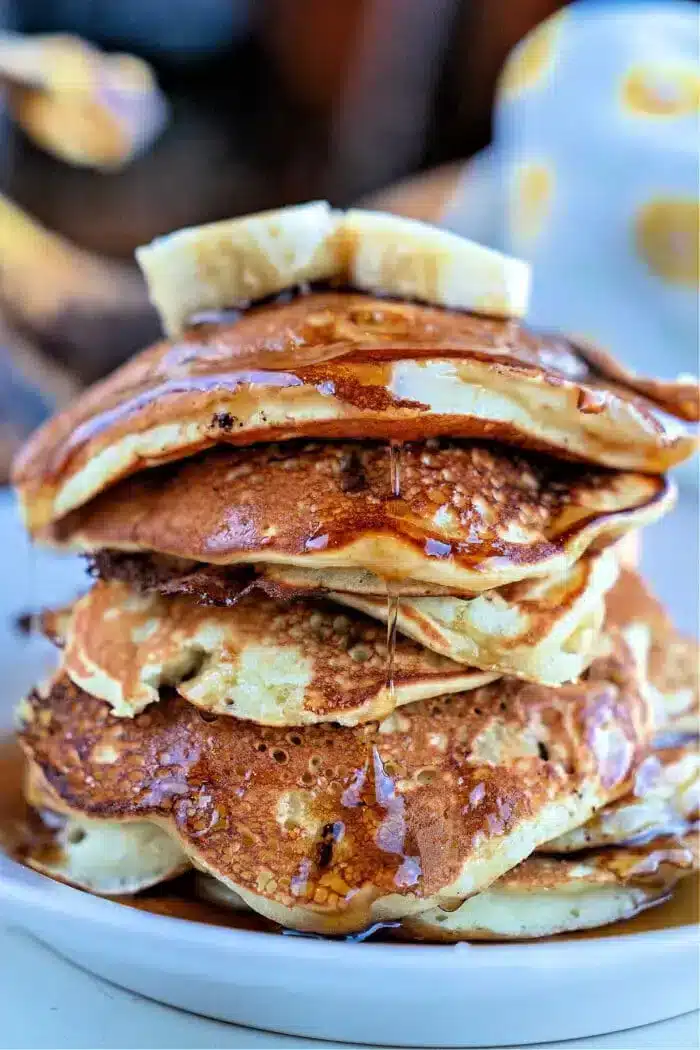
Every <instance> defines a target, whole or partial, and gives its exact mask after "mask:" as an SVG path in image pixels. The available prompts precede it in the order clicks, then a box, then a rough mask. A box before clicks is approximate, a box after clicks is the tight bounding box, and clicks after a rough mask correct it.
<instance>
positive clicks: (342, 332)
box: [14, 292, 697, 531]
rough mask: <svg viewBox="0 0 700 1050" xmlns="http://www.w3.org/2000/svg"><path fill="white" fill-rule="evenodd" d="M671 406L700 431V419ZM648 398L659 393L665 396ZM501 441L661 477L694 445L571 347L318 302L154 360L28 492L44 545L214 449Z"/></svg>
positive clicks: (488, 324)
mask: <svg viewBox="0 0 700 1050" xmlns="http://www.w3.org/2000/svg"><path fill="white" fill-rule="evenodd" d="M686 389H687V384H685V385H683V392H682V397H680V399H677V398H674V397H672V396H671V392H670V391H669V390H668V389H665V390H664V391H663V397H662V400H663V403H664V405H666V406H667V407H672V408H673V409H674V410H676V411H679V412H680V413H681V414H685V415H690V416H691V418H694V419H696V418H697V411H696V409H697V406H696V405H693V404H686V397H685V393H684V392H685V391H686ZM649 392H650V393H651V394H652V395H655V393H656V391H655V388H653V387H650V388H649ZM439 435H450V436H456V437H462V438H487V439H489V440H498V441H502V442H507V443H510V444H514V445H517V446H519V447H526V448H532V449H539V450H541V451H547V452H552V453H555V454H556V455H558V456H564V457H566V458H578V459H584V460H587V461H589V462H593V463H598V464H602V465H605V466H609V467H616V468H620V469H625V470H642V471H651V472H657V473H660V472H662V471H664V470H666V469H667V468H669V467H670V466H672V465H674V464H675V463H678V462H680V461H681V460H683V459H685V458H686V457H688V456H689V455H691V454H692V452H693V451H694V448H695V442H694V439H693V438H691V437H690V436H689V435H688V434H687V433H685V431H684V430H683V428H682V427H681V426H680V425H677V424H676V423H675V422H673V421H672V420H671V419H670V418H669V417H667V416H665V414H664V412H663V411H661V410H660V409H659V408H658V407H657V406H655V405H654V404H653V403H652V402H651V401H649V400H646V399H645V398H644V397H642V396H640V395H638V394H636V393H634V392H632V391H631V390H630V389H629V388H625V387H624V386H622V385H616V384H615V383H612V382H610V381H608V380H606V379H604V378H603V377H602V375H601V373H599V372H597V371H596V370H595V369H593V368H592V367H591V366H590V365H589V364H588V363H587V362H586V361H585V360H584V358H583V356H582V355H581V354H580V353H578V352H577V351H576V350H575V348H574V347H573V346H572V345H571V344H569V343H567V342H565V341H563V340H560V339H556V338H543V337H538V336H534V335H531V334H529V333H528V332H526V331H525V330H524V329H522V328H521V327H520V326H519V325H518V324H516V323H513V322H508V321H501V320H495V319H490V318H485V317H478V316H475V315H471V314H465V313H459V312H454V311H449V310H442V309H438V308H433V307H427V306H419V305H416V304H409V303H404V302H390V301H387V300H382V299H375V298H372V297H371V296H365V295H357V294H343V293H339V292H320V293H313V294H310V295H306V296H301V297H299V298H297V299H296V300H295V301H293V302H277V303H273V304H268V305H264V306H261V307H258V308H256V309H251V310H249V311H247V312H246V313H244V314H242V315H239V314H235V315H234V318H233V321H232V322H231V320H222V321H221V322H220V323H213V324H204V325H199V326H194V327H193V328H191V329H190V330H189V332H188V333H187V334H186V335H185V336H184V337H183V339H182V341H181V342H178V343H175V344H170V343H161V344H159V345H157V346H154V347H151V348H150V349H148V350H146V351H144V352H143V353H142V354H140V355H138V356H137V357H135V358H134V359H133V360H131V361H130V362H128V363H127V364H126V365H124V366H123V367H122V368H120V369H118V370H117V371H116V372H115V373H114V374H113V375H112V376H111V377H109V378H108V379H106V380H105V381H104V382H102V383H99V384H97V385H96V386H94V387H92V388H91V389H90V390H89V391H87V392H86V393H85V394H84V395H83V396H82V397H80V398H79V399H78V400H77V401H76V402H75V404H74V405H73V406H72V407H71V408H69V409H68V410H67V411H66V412H64V413H62V414H60V415H59V416H57V417H55V418H54V419H53V420H51V421H50V422H49V423H47V424H46V425H45V426H44V427H42V428H41V429H40V430H39V431H38V433H37V434H36V435H35V436H34V438H33V439H32V441H30V443H29V444H28V445H27V446H26V448H25V449H24V451H23V453H22V454H21V456H20V457H19V459H18V460H17V463H16V465H15V471H14V481H15V483H16V485H17V487H18V490H19V494H20V499H21V503H22V505H23V508H24V514H25V518H26V521H27V523H28V525H29V527H30V529H31V530H32V531H37V530H39V529H41V528H42V527H44V526H46V525H47V524H49V523H50V522H52V521H55V520H56V519H58V518H60V517H62V516H63V515H65V514H66V513H68V512H69V511H70V510H73V509H75V508H76V507H79V506H81V505H83V504H84V503H86V502H87V501H88V500H90V499H91V498H92V497H94V496H95V495H97V494H98V493H99V492H101V491H102V490H103V489H105V488H107V487H109V486H110V485H112V484H114V483H115V482H116V481H118V480H119V479H120V478H123V477H124V476H126V475H129V474H132V473H133V472H134V471H137V470H141V469H142V468H143V467H144V466H152V465H155V464H158V463H163V462H164V461H171V460H173V459H177V458H181V457H183V456H189V455H192V454H193V453H195V452H198V451H201V450H202V449H206V448H209V447H211V446H212V445H216V444H222V443H223V444H237V445H249V444H251V443H252V442H256V441H276V440H289V439H291V438H299V437H323V438H331V439H339V438H340V439H344V438H353V439H357V438H361V439H366V438H374V439H383V440H389V439H393V440H396V441H415V440H419V439H424V438H429V437H431V436H439Z"/></svg>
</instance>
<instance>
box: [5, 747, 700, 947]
mask: <svg viewBox="0 0 700 1050" xmlns="http://www.w3.org/2000/svg"><path fill="white" fill-rule="evenodd" d="M372 772H373V779H374V780H375V781H376V782H375V783H374V790H375V791H377V792H379V793H380V794H382V797H383V798H384V801H385V803H386V808H387V822H386V827H385V829H384V831H385V833H386V834H387V835H389V834H390V833H393V834H396V835H397V837H398V839H401V840H402V834H401V828H402V822H401V820H400V819H398V820H397V819H396V818H397V817H399V818H400V814H399V813H395V812H394V809H393V807H395V806H398V803H399V800H398V799H394V795H393V789H392V784H391V781H390V778H389V777H387V775H386V773H385V771H384V769H383V768H381V767H379V768H377V767H376V764H375V767H374V768H373V770H372ZM22 781H23V757H22V754H21V752H20V749H19V746H18V744H17V742H16V741H15V740H14V739H13V738H9V739H8V738H5V739H4V740H1V741H0V849H2V850H3V851H5V852H6V853H8V854H10V855H11V856H13V857H14V858H15V859H17V860H19V861H20V862H21V861H22V858H23V857H24V856H26V854H27V852H28V851H29V850H30V849H31V850H35V849H36V848H37V847H40V848H42V849H44V848H48V847H49V846H50V839H51V834H52V833H51V829H50V828H49V827H48V826H47V825H46V824H43V823H42V821H41V819H40V818H39V816H38V815H37V814H36V813H35V812H34V811H33V810H32V809H31V808H30V807H29V806H28V805H27V803H26V802H25V800H24V797H23V793H22ZM348 801H349V800H348ZM387 845H389V846H390V848H392V847H391V843H387ZM399 845H401V846H403V841H401V843H400V844H399V842H398V841H397V843H396V847H398V846H399ZM396 847H393V848H396ZM405 861H408V862H411V861H417V858H411V857H408V858H405ZM409 869H410V864H407V863H406V862H404V864H403V865H402V868H401V869H400V871H402V873H403V876H404V878H405V879H407V880H408V882H409V883H410V882H411V881H412V877H411V870H409ZM110 899H111V900H115V901H117V902H118V903H120V904H123V905H125V906H126V907H129V908H136V909H138V910H139V911H146V912H150V913H151V914H153V915H163V916H167V917H169V918H176V919H186V920H188V921H190V922H201V923H205V924H208V925H214V926H223V927H226V928H229V929H238V930H248V931H255V932H258V933H267V934H275V935H280V934H285V935H292V934H293V935H296V931H290V930H284V929H283V928H282V927H281V926H279V925H278V924H277V923H274V922H272V921H270V920H269V919H265V918H263V917H262V916H259V915H255V914H253V913H252V912H247V911H246V912H243V911H233V910H231V909H229V908H226V907H224V906H220V905H217V904H214V903H212V902H210V901H205V900H203V899H201V898H199V897H198V896H197V894H196V876H195V875H194V873H188V874H186V875H181V876H178V877H177V878H175V879H171V880H170V881H168V882H166V883H163V884H162V885H160V886H158V887H156V888H154V889H151V890H146V891H144V892H142V893H139V894H138V895H136V896H123V897H112V898H110ZM699 906H700V875H693V876H691V877H690V878H687V879H685V880H683V881H682V882H681V883H680V884H679V885H678V887H677V888H676V889H675V890H674V892H673V893H672V894H671V895H670V896H669V898H668V899H666V900H665V901H664V902H662V903H661V904H657V905H654V906H652V907H650V908H648V909H647V910H646V911H643V912H641V913H640V914H639V915H637V916H635V917H634V918H632V919H626V920H624V921H622V922H618V923H613V924H612V925H610V926H603V927H600V928H597V929H594V930H587V931H583V932H581V933H573V934H567V935H566V939H569V940H579V939H581V938H584V939H590V938H600V937H612V936H620V935H627V934H633V933H642V932H650V931H652V930H657V931H658V930H668V929H674V928H676V927H679V926H686V925H690V924H697V923H698V921H700V917H699ZM395 925H396V924H395V923H387V924H381V923H380V924H377V925H375V926H373V927H372V928H371V929H369V930H365V931H363V932H362V933H360V934H354V935H350V936H349V937H347V938H346V939H347V940H351V941H356V940H367V939H370V940H371V941H373V942H374V941H377V940H379V941H386V940H391V939H392V927H393V926H395ZM298 936H305V935H303V934H298ZM310 936H311V935H310ZM548 939H552V938H548ZM555 939H556V940H561V939H562V938H561V937H557V938H555ZM403 943H404V945H405V944H406V943H407V942H403ZM473 943H474V945H475V946H478V947H479V948H480V949H481V950H482V951H484V950H488V947H489V944H488V942H473ZM532 943H535V942H532Z"/></svg>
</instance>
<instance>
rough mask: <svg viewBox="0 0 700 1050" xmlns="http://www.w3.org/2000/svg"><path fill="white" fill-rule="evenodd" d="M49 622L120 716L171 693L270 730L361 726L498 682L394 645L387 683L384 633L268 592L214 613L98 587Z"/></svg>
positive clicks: (83, 679)
mask: <svg viewBox="0 0 700 1050" xmlns="http://www.w3.org/2000/svg"><path fill="white" fill-rule="evenodd" d="M45 621H46V626H47V627H48V633H49V634H50V635H51V636H53V637H54V638H56V639H57V640H58V641H59V643H60V644H61V646H62V647H64V652H63V658H62V665H61V666H62V668H63V670H64V671H65V673H66V674H67V675H69V677H70V678H71V679H72V680H73V681H74V682H76V683H77V684H78V685H79V686H81V687H82V688H83V689H85V690H88V691H89V692H90V693H91V694H92V695H93V696H96V697H98V698H100V699H102V700H107V701H108V702H109V703H110V705H111V707H112V709H113V711H114V712H115V713H116V714H118V715H121V716H133V715H135V714H138V712H139V711H142V710H143V709H144V708H145V707H147V706H148V705H149V704H153V703H157V702H158V699H159V689H161V688H163V687H165V686H173V687H174V688H176V689H177V691H178V692H179V694H180V695H181V696H183V697H184V698H185V699H186V700H189V701H190V702H191V703H193V704H196V705H197V706H198V707H200V708H202V709H203V710H204V711H208V712H212V713H215V714H221V715H233V716H235V717H237V718H247V719H251V720H252V721H254V722H258V723H260V724H262V725H287V726H297V725H306V724H311V723H315V722H328V721H332V722H337V723H341V724H343V725H355V724H356V723H358V722H366V721H370V720H372V719H376V718H381V717H383V716H384V715H387V714H389V713H390V712H391V711H393V710H394V708H395V707H397V706H401V705H403V704H407V703H410V702H411V701H415V700H420V699H424V698H430V697H433V696H439V695H441V694H444V693H455V692H459V691H460V690H464V689H473V688H476V687H477V686H479V685H483V684H484V683H485V682H488V681H490V680H491V679H492V678H494V677H495V675H494V674H493V673H484V672H483V671H478V670H475V669H474V668H472V667H465V666H463V665H460V664H458V663H455V662H454V661H452V660H449V659H447V658H446V657H444V656H440V655H437V654H435V653H433V652H431V651H430V650H429V649H425V648H424V647H423V646H421V645H418V644H416V643H415V642H413V641H410V640H409V639H407V638H398V639H397V641H396V646H395V651H394V655H393V669H392V676H391V677H392V681H391V683H389V682H388V679H387V637H386V630H385V629H384V628H383V627H382V626H381V625H380V624H378V623H376V622H375V621H374V620H371V619H368V618H367V617H365V616H363V615H362V614H358V613H356V612H349V611H348V612H344V611H343V610H342V609H339V608H337V607H335V606H331V605H329V604H328V603H324V604H322V603H310V602H303V601H299V602H287V603H281V602H276V601H274V600H273V599H271V598H268V597H265V596H263V595H260V594H251V595H248V596H246V597H244V598H242V599H241V600H240V601H239V602H238V603H237V604H236V605H235V606H234V607H233V608H225V607H224V608H212V607H207V606H203V605H197V604H196V603H195V602H193V601H192V600H191V599H189V598H162V597H161V596H160V595H158V594H155V593H152V594H148V595H143V594H139V593H137V592H135V591H133V590H132V589H131V588H129V587H128V586H127V585H126V584H123V583H117V582H112V583H103V582H98V583H96V584H95V586H94V587H93V588H92V590H91V591H89V592H88V594H86V595H85V596H84V597H83V598H81V599H79V600H78V601H77V602H76V603H75V605H74V607H73V609H72V610H71V611H70V612H61V613H59V614H56V615H53V616H52V615H51V614H47V615H46V616H45Z"/></svg>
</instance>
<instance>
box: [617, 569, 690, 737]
mask: <svg viewBox="0 0 700 1050" xmlns="http://www.w3.org/2000/svg"><path fill="white" fill-rule="evenodd" d="M606 605H607V620H608V623H610V624H614V625H615V626H616V627H617V628H618V629H619V630H620V631H621V632H622V633H623V635H624V637H625V639H626V641H627V643H628V644H629V645H630V646H631V648H633V649H634V650H635V651H636V652H637V654H638V659H640V660H642V661H644V663H645V664H646V666H647V672H646V677H647V680H648V689H649V692H650V695H651V697H652V699H653V702H654V708H655V720H656V724H657V727H658V729H659V731H660V733H662V734H666V735H670V736H674V735H677V734H679V733H680V734H688V733H690V734H697V733H699V732H700V648H699V647H698V642H697V639H695V638H692V637H689V636H685V635H682V634H680V633H679V632H678V631H677V630H676V628H675V627H674V625H673V622H672V621H671V618H670V617H669V615H668V613H667V612H666V610H665V609H664V608H663V606H662V605H661V603H660V602H659V601H658V599H657V598H655V597H654V595H653V594H652V593H651V591H650V590H649V588H648V586H647V585H646V583H645V582H644V580H643V579H642V577H641V576H639V574H638V573H636V572H634V571H633V570H630V569H623V570H622V572H621V573H620V576H619V577H618V580H617V583H616V584H615V586H614V587H613V588H612V590H610V591H609V592H608V595H607V597H606Z"/></svg>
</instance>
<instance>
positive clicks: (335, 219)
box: [136, 201, 530, 336]
mask: <svg viewBox="0 0 700 1050" xmlns="http://www.w3.org/2000/svg"><path fill="white" fill-rule="evenodd" d="M136 258H137V260H138V262H139V265H140V266H141V269H142V270H143V272H144V275H145V277H146V281H147V283H148V289H149V294H150V297H151V300H152V301H153V303H154V305H155V306H156V308H157V309H158V312H159V313H160V316H161V320H162V322H163V327H164V329H165V331H166V333H167V334H168V335H169V336H176V335H177V334H178V333H180V332H181V331H182V329H183V328H184V327H185V326H186V324H187V322H188V321H189V320H190V318H191V317H192V315H193V314H195V313H197V312H200V311H205V310H220V309H223V308H225V307H232V306H236V305H237V304H240V303H248V302H250V301H253V300H258V299H262V298H264V297H265V296H267V295H272V294H274V293H276V292H280V291H283V290H284V289H285V288H291V287H293V286H295V285H298V284H303V283H305V282H307V281H319V280H329V279H331V278H335V279H337V280H338V281H339V282H340V283H347V284H350V285H352V286H353V287H355V288H358V289H360V290H362V291H367V292H374V293H379V294H382V295H394V296H398V297H400V298H404V299H416V300H418V301H420V302H425V303H430V304H432V305H434V306H444V307H448V308H452V309H460V310H474V311H477V312H481V313H486V314H490V315H492V316H498V317H522V315H523V314H524V313H525V311H526V308H527V303H528V296H529V288H530V268H529V266H528V265H527V263H524V262H522V261H521V260H519V259H513V258H510V257H509V256H506V255H502V254H501V253H500V252H496V251H493V250H492V249H490V248H485V247H483V246H482V245H480V244H476V243H474V242H473V241H468V240H466V239H465V238H463V237H459V236H457V234H454V233H449V232H447V231H445V230H441V229H438V228H437V227H435V226H430V225H428V224H427V223H423V222H416V221H415V220H413V219H404V218H400V217H398V216H396V215H388V214H384V213H383V212H373V211H360V210H357V209H353V210H350V211H348V212H347V213H345V214H343V213H341V212H336V211H333V210H332V209H331V207H330V205H329V204H328V203H327V202H325V201H315V202H313V203H311V204H302V205H297V206H295V207H292V208H282V209H279V210H277V211H269V212H262V213H260V214H258V215H250V216H246V217H244V218H240V219H231V220H227V221H225V222H216V223H211V224H209V225H207V226H197V227H192V228H190V229H185V230H179V231H177V232H176V233H172V234H170V235H169V236H167V237H160V238H158V239H157V240H155V241H153V242H152V243H151V244H149V245H147V246H145V247H142V248H138V249H137V251H136Z"/></svg>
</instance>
